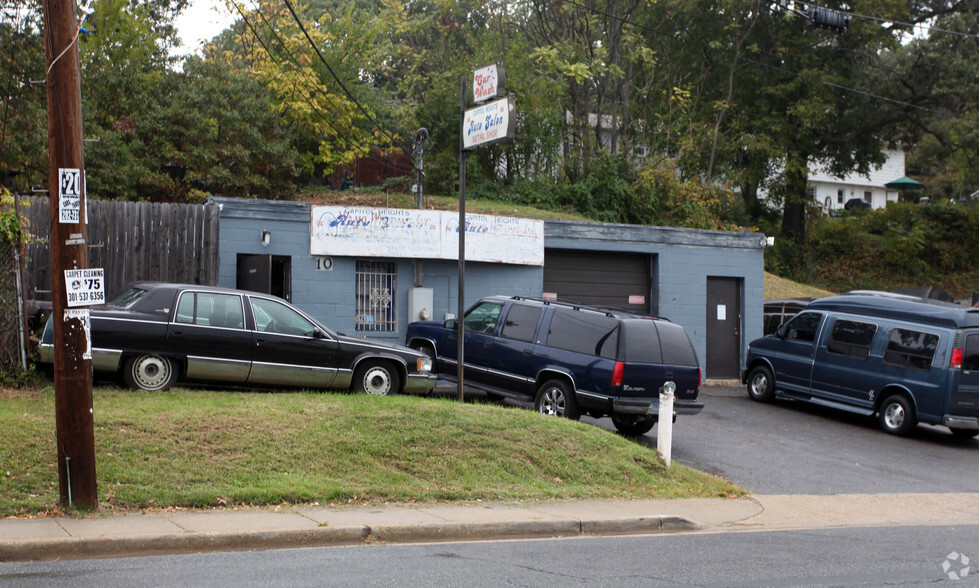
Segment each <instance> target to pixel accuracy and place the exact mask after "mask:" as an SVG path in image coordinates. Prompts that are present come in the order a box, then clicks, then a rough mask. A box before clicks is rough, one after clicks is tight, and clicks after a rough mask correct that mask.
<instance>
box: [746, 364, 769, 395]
mask: <svg viewBox="0 0 979 588" xmlns="http://www.w3.org/2000/svg"><path fill="white" fill-rule="evenodd" d="M748 397H749V398H751V399H752V400H757V401H758V402H771V401H772V398H774V397H775V378H773V377H772V370H770V369H768V367H766V366H763V365H759V366H755V367H754V368H753V369H752V370H751V373H749V374H748Z"/></svg>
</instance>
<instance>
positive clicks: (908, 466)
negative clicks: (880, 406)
mask: <svg viewBox="0 0 979 588" xmlns="http://www.w3.org/2000/svg"><path fill="white" fill-rule="evenodd" d="M701 399H702V400H703V401H704V403H705V408H704V410H703V411H702V412H701V413H700V414H698V415H694V416H685V417H679V418H678V419H677V422H676V424H675V425H674V428H673V459H674V460H675V461H677V462H679V463H682V464H685V465H689V466H692V467H695V468H697V469H700V470H703V471H707V472H711V473H714V474H717V475H719V476H722V477H724V478H726V479H728V480H730V481H732V482H734V483H736V484H738V485H740V486H741V487H743V488H745V489H746V490H749V491H751V492H754V493H760V494H880V493H908V492H910V493H950V492H979V476H976V473H975V468H976V460H977V458H979V439H970V440H967V441H961V440H955V439H953V438H952V436H951V435H950V434H949V433H948V430H947V429H945V428H944V427H937V426H935V427H932V426H919V427H918V429H917V430H916V431H915V432H914V433H913V434H912V435H910V436H908V437H895V436H893V435H888V434H886V433H884V432H882V431H881V430H880V429H878V428H877V422H876V421H875V420H874V419H870V418H863V417H857V416H853V415H849V414H846V413H840V412H835V411H831V410H828V409H823V408H820V407H814V406H808V405H805V404H802V403H797V402H789V401H779V402H775V403H773V404H762V403H758V402H754V401H751V400H749V399H748V397H747V394H746V393H745V390H744V387H742V386H737V387H734V386H706V387H704V388H703V389H702V392H701ZM582 420H583V421H584V422H591V423H595V424H596V425H598V426H602V427H606V428H609V429H611V428H613V427H612V423H611V421H610V420H609V419H600V420H597V421H596V420H594V419H589V418H588V417H585V418H583V419H582ZM643 442H645V443H648V444H650V446H653V447H655V445H656V429H655V428H654V429H653V430H652V431H650V432H649V433H647V434H646V436H645V438H644V439H643Z"/></svg>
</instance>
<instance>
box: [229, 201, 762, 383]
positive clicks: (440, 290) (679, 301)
mask: <svg viewBox="0 0 979 588" xmlns="http://www.w3.org/2000/svg"><path fill="white" fill-rule="evenodd" d="M212 201H214V202H217V203H218V204H220V205H221V206H222V212H221V230H220V235H221V237H220V239H221V246H220V254H221V261H220V270H219V284H220V285H222V286H227V287H234V286H235V282H236V273H237V255H238V254H239V253H258V254H263V253H267V254H272V255H281V256H288V257H289V258H290V259H291V264H292V282H291V287H292V302H293V303H294V304H295V305H296V306H298V307H300V308H302V309H303V310H304V311H306V312H308V313H309V314H310V315H312V316H313V317H314V318H316V319H317V320H319V321H321V322H323V323H324V324H325V325H327V326H328V327H330V328H331V329H333V330H335V331H340V332H344V333H346V334H348V335H365V336H369V337H371V338H374V339H380V340H387V341H391V342H396V343H400V342H402V341H403V340H404V333H405V329H406V327H407V323H408V320H409V317H408V316H407V309H408V290H410V289H411V288H414V287H416V286H421V287H425V288H431V289H432V291H433V306H434V308H433V309H432V318H433V319H434V320H443V319H444V318H445V315H447V314H451V315H457V314H458V302H457V301H458V262H457V261H455V260H436V259H424V260H420V264H421V269H420V272H418V273H417V274H416V266H415V261H414V260H412V259H407V258H405V259H394V260H392V261H395V262H396V263H397V268H398V269H397V272H398V277H397V280H398V293H397V306H398V332H396V333H379V332H371V333H360V332H358V331H356V325H355V321H354V316H355V309H356V300H355V298H356V283H355V277H356V259H355V258H351V257H332V258H331V260H332V262H333V268H332V270H331V271H323V270H318V269H317V260H316V258H314V257H312V256H311V255H310V253H309V251H310V220H311V219H310V213H311V206H310V205H309V204H306V203H297V202H277V201H262V200H246V199H236V198H212ZM263 230H267V231H270V232H271V241H270V243H269V245H268V246H262V244H261V234H262V231H263ZM544 235H545V237H544V240H545V247H546V248H555V249H578V250H591V251H611V252H615V251H622V252H635V253H645V254H649V255H650V256H651V257H652V259H653V263H652V276H651V282H652V283H651V286H650V292H649V296H650V300H651V302H652V309H653V313H654V314H659V315H661V316H664V317H666V318H669V319H670V320H672V321H674V322H677V323H679V324H681V325H683V326H684V327H685V328H686V329H687V331H688V332H689V333H690V337H691V339H692V340H693V343H694V346H695V348H696V350H697V353H698V355H699V357H700V360H701V362H702V363H703V362H704V361H705V358H706V355H707V350H706V336H707V334H706V324H707V278H708V277H731V278H738V279H741V280H742V281H743V282H742V283H743V288H742V308H741V309H740V312H741V315H742V318H743V325H744V329H743V333H742V340H743V344H744V345H746V344H747V343H748V342H750V341H751V340H752V339H755V338H757V337H760V336H762V319H763V303H764V236H763V235H760V234H758V233H732V232H726V231H697V230H692V229H676V228H670V227H643V226H634V225H614V224H604V223H583V222H573V221H546V222H545V229H544ZM416 275H420V277H421V283H420V284H416ZM543 276H544V271H543V268H542V267H540V266H522V265H510V264H502V263H484V262H468V263H467V264H466V275H465V285H466V293H465V305H464V306H465V307H466V308H468V307H469V306H471V305H472V304H473V303H475V302H476V301H477V300H478V299H479V298H480V297H482V296H486V295H490V294H503V295H522V296H534V297H538V296H541V294H542V291H543ZM412 320H413V319H412ZM742 352H743V350H742Z"/></svg>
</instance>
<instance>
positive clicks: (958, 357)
mask: <svg viewBox="0 0 979 588" xmlns="http://www.w3.org/2000/svg"><path fill="white" fill-rule="evenodd" d="M962 357H963V353H962V348H961V347H953V348H952V363H950V364H949V366H948V367H949V368H951V369H953V370H960V369H962Z"/></svg>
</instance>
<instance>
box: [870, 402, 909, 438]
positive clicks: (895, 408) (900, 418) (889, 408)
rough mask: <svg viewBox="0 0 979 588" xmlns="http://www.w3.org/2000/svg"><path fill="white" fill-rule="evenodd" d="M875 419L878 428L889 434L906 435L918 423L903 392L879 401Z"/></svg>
mask: <svg viewBox="0 0 979 588" xmlns="http://www.w3.org/2000/svg"><path fill="white" fill-rule="evenodd" d="M877 421H878V422H879V423H880V428H881V429H883V430H884V432H885V433H890V434H891V435H907V434H908V433H909V432H911V429H913V428H915V426H917V424H918V421H917V418H916V417H915V415H914V407H913V406H911V401H910V400H908V399H907V397H906V396H904V395H903V394H894V395H893V396H888V397H887V398H885V399H884V401H883V402H881V403H880V409H878V411H877Z"/></svg>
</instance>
